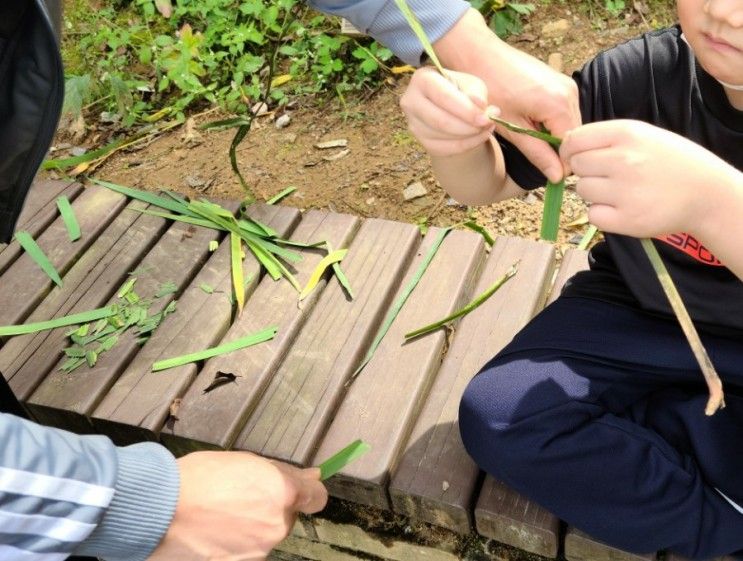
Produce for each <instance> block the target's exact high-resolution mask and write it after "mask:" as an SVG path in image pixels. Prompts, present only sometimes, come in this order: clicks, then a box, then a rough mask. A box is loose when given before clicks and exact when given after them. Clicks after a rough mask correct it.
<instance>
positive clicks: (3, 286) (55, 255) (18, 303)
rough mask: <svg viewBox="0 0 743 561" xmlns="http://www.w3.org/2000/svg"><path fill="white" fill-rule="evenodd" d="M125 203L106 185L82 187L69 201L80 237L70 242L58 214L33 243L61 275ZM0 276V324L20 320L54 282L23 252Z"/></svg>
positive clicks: (37, 303) (30, 310)
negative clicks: (104, 187) (79, 193)
mask: <svg viewBox="0 0 743 561" xmlns="http://www.w3.org/2000/svg"><path fill="white" fill-rule="evenodd" d="M125 204H126V198H125V197H122V196H121V195H119V194H118V193H114V192H113V191H110V190H108V189H102V188H99V187H92V188H89V189H86V190H85V192H84V193H82V194H81V195H80V196H79V197H78V198H77V199H76V200H75V201H74V203H73V209H74V210H75V215H76V216H77V220H78V222H79V224H80V229H81V231H82V237H81V238H80V239H79V240H77V241H76V242H70V240H69V237H68V236H67V228H66V227H65V225H64V222H63V221H62V218H61V217H60V218H58V219H57V220H55V221H54V222H53V223H52V224H51V225H50V226H49V227H48V228H47V229H46V231H44V232H43V233H42V234H41V235H40V236H39V238H38V239H37V240H36V243H38V244H39V247H41V249H42V250H43V251H44V253H46V255H47V257H48V258H49V261H51V263H52V264H53V265H54V267H55V268H56V269H57V271H58V272H59V274H60V276H61V277H64V275H65V273H66V272H67V270H68V269H69V268H70V267H71V266H72V264H73V263H74V262H75V261H76V260H77V259H78V257H80V256H81V255H82V254H83V252H85V250H86V249H87V248H88V247H89V246H90V245H91V244H92V243H93V242H94V241H95V240H96V239H97V238H98V236H99V235H100V233H101V232H102V231H103V230H104V229H105V228H106V227H107V226H108V224H109V223H110V222H111V221H112V220H113V219H114V217H115V216H116V215H117V214H118V213H119V212H120V211H121V209H122V208H123V207H124V205H125ZM0 280H1V281H2V282H1V283H0V325H11V324H17V323H21V322H22V321H23V320H24V319H25V318H26V317H27V316H28V315H29V314H30V313H31V312H32V311H33V310H34V308H36V307H37V306H38V305H39V302H41V300H42V299H43V298H44V297H45V296H46V294H47V293H48V292H49V291H50V290H51V289H52V286H54V283H53V282H52V280H51V279H50V278H49V277H48V276H47V275H46V273H44V272H43V271H42V270H41V269H40V268H39V266H38V265H37V264H36V263H34V261H33V260H32V259H31V257H29V256H28V254H26V253H24V254H23V255H21V256H20V257H19V258H18V259H17V260H16V261H15V262H14V263H13V264H12V265H11V266H10V268H9V269H8V270H7V271H5V273H4V274H3V276H2V277H1V279H0ZM62 280H63V281H64V278H63V279H62Z"/></svg>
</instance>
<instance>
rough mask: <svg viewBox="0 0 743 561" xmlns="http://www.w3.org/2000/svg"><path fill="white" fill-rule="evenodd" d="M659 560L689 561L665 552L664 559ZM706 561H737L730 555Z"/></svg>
mask: <svg viewBox="0 0 743 561" xmlns="http://www.w3.org/2000/svg"><path fill="white" fill-rule="evenodd" d="M660 558H661V559H665V561H691V560H690V559H688V558H686V557H682V556H681V555H678V554H676V553H671V552H666V553H665V557H660ZM707 561H739V560H737V559H735V558H734V557H732V556H730V555H725V556H724V557H714V558H712V559H707Z"/></svg>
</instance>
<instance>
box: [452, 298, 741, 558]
mask: <svg viewBox="0 0 743 561" xmlns="http://www.w3.org/2000/svg"><path fill="white" fill-rule="evenodd" d="M702 340H703V342H704V344H705V347H706V349H707V351H708V352H709V354H710V357H711V359H712V362H713V363H714V364H715V367H716V369H717V371H718V373H719V374H720V376H721V378H722V380H723V384H724V387H725V391H726V402H727V407H726V408H725V409H723V410H722V411H719V412H717V413H716V414H715V415H714V416H712V417H707V416H705V414H704V408H705V404H706V401H707V395H708V394H707V386H706V384H705V383H704V379H703V377H702V374H701V371H700V370H699V367H698V366H697V363H696V361H695V359H694V356H693V355H692V353H691V350H690V349H689V346H688V344H687V342H686V340H685V338H684V336H683V333H682V331H681V328H680V327H679V325H678V324H677V323H676V322H675V320H668V319H665V318H659V317H656V316H653V315H649V314H646V313H643V312H640V311H638V310H634V309H631V308H627V307H624V306H618V305H614V304H609V303H606V302H601V301H597V300H591V299H587V298H574V297H571V298H565V297H563V298H559V299H558V300H557V301H556V302H555V303H553V304H552V305H550V306H548V307H547V308H545V310H544V311H543V312H542V313H541V314H540V315H538V316H537V317H536V318H535V319H534V320H533V321H532V322H531V323H530V324H529V325H527V326H526V327H525V328H524V329H523V330H522V331H521V332H520V333H519V334H518V335H517V336H516V337H515V338H514V340H513V341H512V342H511V343H510V344H509V345H508V346H507V347H506V348H505V349H503V351H502V352H501V353H499V354H498V355H497V356H496V357H495V358H493V359H492V360H491V361H490V362H489V363H488V364H487V365H486V366H485V367H484V368H483V370H482V371H481V372H480V373H479V374H478V375H477V376H476V377H475V378H473V380H472V381H471V382H470V384H469V386H468V387H467V389H466V391H465V393H464V396H463V398H462V403H461V407H460V414H459V422H460V430H461V433H462V440H463V442H464V444H465V447H466V448H467V451H468V452H469V454H470V455H471V456H472V457H473V458H474V460H475V461H476V462H477V463H478V465H479V466H480V467H481V468H482V469H484V470H485V471H487V472H488V473H490V474H492V475H493V476H495V477H496V478H498V479H500V480H502V481H504V482H505V483H506V484H508V485H509V486H511V487H512V488H513V489H515V490H516V491H518V492H519V493H521V494H523V495H524V496H526V497H529V498H531V499H532V500H534V501H535V502H537V503H538V504H541V505H542V506H544V507H545V508H547V509H548V510H550V511H552V512H553V513H554V514H556V515H557V516H558V517H559V518H561V519H562V520H564V521H566V522H567V523H568V524H570V525H573V526H575V527H577V528H579V529H581V530H583V531H585V532H587V533H589V534H590V535H592V536H593V537H594V538H597V539H600V540H602V541H605V542H607V543H609V544H611V545H614V546H616V547H619V548H622V549H625V550H629V551H633V552H638V553H649V552H653V551H656V550H661V549H668V550H670V551H674V552H676V553H679V554H681V555H684V556H686V557H689V558H693V559H705V558H710V557H714V556H718V555H723V554H729V553H736V552H737V553H738V554H740V553H743V512H741V511H740V510H738V509H736V506H735V505H734V504H733V503H735V504H737V505H743V341H740V340H734V339H731V338H723V337H719V336H710V335H704V334H702ZM723 493H724V495H723ZM728 499H729V500H728ZM731 501H732V502H731ZM739 508H740V507H739Z"/></svg>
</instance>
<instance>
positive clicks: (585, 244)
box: [578, 224, 599, 249]
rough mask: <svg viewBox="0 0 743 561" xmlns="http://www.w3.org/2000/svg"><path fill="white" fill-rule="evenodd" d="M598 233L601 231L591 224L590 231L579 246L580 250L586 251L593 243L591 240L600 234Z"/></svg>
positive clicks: (587, 231) (584, 235)
mask: <svg viewBox="0 0 743 561" xmlns="http://www.w3.org/2000/svg"><path fill="white" fill-rule="evenodd" d="M598 231H599V229H598V228H596V226H594V225H593V224H589V225H588V230H586V233H585V234H583V237H582V238H581V240H580V243H579V244H578V249H586V248H587V247H588V244H590V243H591V240H592V239H593V237H594V236H595V235H596V234H597V233H598Z"/></svg>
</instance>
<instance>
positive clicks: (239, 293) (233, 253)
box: [230, 232, 245, 315]
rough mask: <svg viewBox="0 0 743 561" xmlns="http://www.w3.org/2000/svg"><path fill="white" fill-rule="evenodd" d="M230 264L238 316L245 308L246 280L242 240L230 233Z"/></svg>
mask: <svg viewBox="0 0 743 561" xmlns="http://www.w3.org/2000/svg"><path fill="white" fill-rule="evenodd" d="M230 262H231V263H232V286H233V288H234V289H235V302H237V313H238V315H240V314H242V313H243V308H244V307H245V278H244V276H243V260H242V238H240V236H238V235H237V234H236V233H235V232H230Z"/></svg>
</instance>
